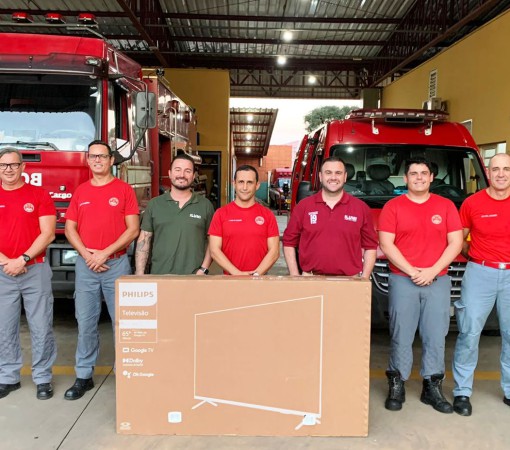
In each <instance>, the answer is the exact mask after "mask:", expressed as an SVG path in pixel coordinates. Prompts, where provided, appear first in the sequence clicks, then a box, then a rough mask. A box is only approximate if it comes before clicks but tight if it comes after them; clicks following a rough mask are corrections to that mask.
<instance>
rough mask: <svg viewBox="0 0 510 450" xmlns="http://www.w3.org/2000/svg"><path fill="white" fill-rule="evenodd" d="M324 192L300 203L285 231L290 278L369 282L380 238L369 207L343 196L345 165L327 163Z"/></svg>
mask: <svg viewBox="0 0 510 450" xmlns="http://www.w3.org/2000/svg"><path fill="white" fill-rule="evenodd" d="M319 177H320V181H321V184H322V189H321V190H320V191H319V192H318V193H317V194H315V195H312V196H311V197H308V198H305V199H303V200H301V201H300V202H299V203H298V205H297V206H296V208H295V209H294V211H293V212H292V216H291V217H290V221H289V224H288V225H287V228H286V229H285V232H284V233H283V252H284V255H285V260H286V262H287V266H288V268H289V272H290V274H291V275H299V268H298V264H297V258H296V248H299V263H300V265H301V268H302V269H303V275H314V274H317V275H347V276H354V275H356V276H358V275H359V276H361V277H362V278H364V279H367V280H368V279H369V277H370V274H371V273H372V269H373V268H374V264H375V256H376V250H377V234H376V232H375V229H374V224H373V222H372V213H371V211H370V209H369V207H368V206H367V204H366V203H365V202H363V201H361V200H359V199H357V198H355V197H353V196H352V195H350V194H348V193H347V192H344V185H345V182H346V180H347V172H346V170H345V163H344V162H343V161H342V160H341V159H340V158H337V157H330V158H327V159H325V160H324V161H323V163H322V166H321V171H320V174H319Z"/></svg>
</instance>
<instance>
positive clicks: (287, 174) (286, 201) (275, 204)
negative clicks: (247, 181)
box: [269, 167, 292, 210]
mask: <svg viewBox="0 0 510 450" xmlns="http://www.w3.org/2000/svg"><path fill="white" fill-rule="evenodd" d="M291 177H292V169H291V168H290V167H280V168H277V169H273V170H272V172H271V181H270V185H269V206H271V208H275V209H278V210H288V209H289V205H290V180H291Z"/></svg>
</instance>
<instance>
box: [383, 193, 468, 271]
mask: <svg viewBox="0 0 510 450" xmlns="http://www.w3.org/2000/svg"><path fill="white" fill-rule="evenodd" d="M458 230H462V224H461V222H460V218H459V213H458V211H457V208H456V207H455V205H454V203H453V202H452V201H451V200H448V199H447V198H444V197H441V196H440V195H436V194H430V197H429V199H428V200H427V201H426V202H424V203H416V202H413V201H412V200H410V199H409V198H408V197H407V195H405V194H403V195H400V196H399V197H396V198H394V199H392V200H390V201H389V202H388V203H386V205H384V208H383V209H382V211H381V215H380V216H379V231H385V232H387V233H392V234H394V235H395V241H394V243H395V245H396V246H397V248H398V249H399V250H400V252H401V253H402V255H403V256H404V258H405V259H406V260H407V261H408V262H409V263H410V264H411V265H412V266H414V267H422V268H426V267H431V266H433V265H434V264H435V263H436V261H437V260H438V259H439V258H440V257H441V255H442V254H443V252H444V251H445V249H446V247H447V246H448V233H451V232H453V231H458ZM390 270H391V271H392V272H393V273H396V274H398V275H405V276H407V274H405V273H403V272H402V271H401V270H400V269H398V268H397V267H395V266H394V265H393V264H391V262H390ZM447 272H448V267H445V268H443V270H441V272H440V273H439V275H445V274H446V273H447Z"/></svg>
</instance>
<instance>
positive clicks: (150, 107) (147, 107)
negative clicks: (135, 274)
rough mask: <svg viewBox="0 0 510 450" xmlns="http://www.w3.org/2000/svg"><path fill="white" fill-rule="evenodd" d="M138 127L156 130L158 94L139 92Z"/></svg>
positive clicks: (137, 95)
mask: <svg viewBox="0 0 510 450" xmlns="http://www.w3.org/2000/svg"><path fill="white" fill-rule="evenodd" d="M135 108H136V121H135V123H136V126H137V127H138V128H154V127H155V126H156V94H154V93H153V92H138V93H137V94H136V97H135Z"/></svg>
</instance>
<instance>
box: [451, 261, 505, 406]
mask: <svg viewBox="0 0 510 450" xmlns="http://www.w3.org/2000/svg"><path fill="white" fill-rule="evenodd" d="M494 303H496V308H497V311H498V318H499V327H500V330H501V339H502V348H501V359H500V360H501V387H502V389H503V392H504V393H505V397H507V398H510V270H499V269H494V268H492V267H485V266H482V265H480V264H475V263H473V262H469V263H468V264H467V267H466V272H465V273H464V277H463V279H462V291H461V299H460V300H458V301H457V302H455V315H456V316H457V323H458V326H459V335H458V337H457V342H456V344H455V352H454V355H453V378H454V380H455V388H454V389H453V395H454V396H458V395H465V396H467V397H470V396H471V393H472V392H473V378H474V373H475V368H476V364H477V362H478V344H479V342H480V334H481V333H482V330H483V327H484V325H485V322H486V321H487V317H488V316H489V314H490V312H491V310H492V308H493V307H494Z"/></svg>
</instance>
